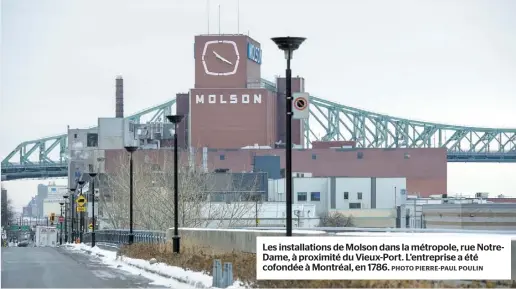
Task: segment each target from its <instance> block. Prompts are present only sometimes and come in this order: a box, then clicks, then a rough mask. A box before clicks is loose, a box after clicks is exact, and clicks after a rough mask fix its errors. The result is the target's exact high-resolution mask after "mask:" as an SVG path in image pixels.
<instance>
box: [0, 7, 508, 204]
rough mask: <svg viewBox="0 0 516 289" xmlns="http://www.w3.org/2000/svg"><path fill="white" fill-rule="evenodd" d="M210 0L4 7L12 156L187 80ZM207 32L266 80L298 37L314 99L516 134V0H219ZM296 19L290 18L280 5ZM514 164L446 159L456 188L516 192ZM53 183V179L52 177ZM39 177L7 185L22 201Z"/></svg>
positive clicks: (5, 110)
mask: <svg viewBox="0 0 516 289" xmlns="http://www.w3.org/2000/svg"><path fill="white" fill-rule="evenodd" d="M207 3H208V2H207V1H201V0H196V1H192V0H180V1H179V0H173V1H170V0H153V1H143V0H140V1H132V0H120V1H115V0H110V1H70V0H62V1H53V0H47V1H41V0H3V1H2V15H1V16H2V65H1V67H2V71H1V72H2V84H1V92H2V98H1V103H0V110H1V111H0V117H1V125H0V126H1V127H0V133H1V135H2V142H1V143H0V157H1V158H3V157H5V156H6V155H7V154H8V153H9V152H10V151H11V150H12V149H13V148H15V146H16V145H17V144H18V143H20V142H22V141H24V140H31V139H36V138H40V137H44V136H49V135H54V134H60V133H64V132H65V130H66V126H67V125H70V126H71V127H87V126H92V125H95V124H96V121H97V117H99V116H113V115H114V78H115V76H116V75H117V74H123V76H124V80H125V97H126V101H125V111H126V112H127V113H132V112H136V111H138V110H141V109H143V108H145V107H149V106H152V105H154V104H158V103H160V102H164V101H166V100H167V99H170V98H171V97H173V96H174V95H175V93H176V92H186V91H187V90H188V89H189V88H191V87H192V86H193V79H194V73H193V68H194V67H193V61H194V59H193V40H194V39H193V37H194V35H196V34H203V33H207V32H208V21H207V16H206V15H207V10H208V9H207ZM209 3H210V12H211V13H210V20H211V23H210V24H211V25H210V33H218V26H219V25H218V23H217V22H218V19H217V14H218V5H219V4H221V21H220V27H221V32H222V33H227V34H229V33H237V27H238V26H239V27H240V32H245V33H249V34H250V35H251V37H253V38H255V39H256V40H258V41H259V42H261V44H262V49H263V52H264V54H263V65H262V76H263V77H264V78H267V79H273V77H274V76H275V75H279V74H283V70H284V59H283V55H282V53H280V52H279V51H278V50H277V49H276V47H275V45H274V44H273V43H272V42H271V41H270V38H271V37H274V36H285V35H291V36H304V37H307V38H308V40H307V41H306V43H305V44H303V46H302V47H301V49H300V50H299V51H298V52H297V53H296V54H295V59H294V62H293V71H294V72H293V73H294V75H301V76H303V77H305V78H306V89H307V90H308V91H309V92H310V93H312V94H313V95H316V96H319V97H324V98H326V99H328V100H332V101H335V102H339V103H342V104H346V105H349V106H353V107H358V108H363V109H366V110H371V111H376V112H381V113H386V114H389V115H394V116H400V117H406V118H413V119H418V120H427V121H434V122H441V123H451V124H458V125H469V126H487V127H512V128H516V118H515V117H514V115H515V114H514V113H515V111H516V81H515V79H516V52H515V51H516V17H514V15H516V1H511V0H506V1H493V0H490V1H473V0H470V1H465V0H464V1H444V0H432V1H408V0H407V1H364V0H361V1H358V0H356V1H321V0H319V1H313V0H312V1H305V0H296V1H294V0H281V1H272V0H265V1H260V2H256V1H245V0H242V1H240V17H239V18H240V25H237V22H238V21H237V19H238V17H237V13H236V12H237V1H236V0H220V1H215V0H211V1H210V2H209ZM287 11H290V16H288V17H285V15H284V14H285V12H287ZM515 175H516V165H514V164H511V165H509V164H467V165H466V164H450V165H449V166H448V178H449V182H448V184H449V185H448V190H449V191H450V192H454V193H460V192H465V193H471V192H477V191H488V192H494V193H501V192H504V193H506V194H511V193H512V194H513V195H516V178H515V177H514V176H515ZM45 182H46V181H45ZM37 183H38V182H37V181H36V182H35V181H17V182H11V183H6V184H5V185H6V187H7V188H8V189H9V191H10V196H11V197H12V198H13V199H14V201H15V204H16V205H18V206H21V205H22V204H24V203H25V202H26V201H28V200H29V198H30V196H31V195H33V194H34V193H35V192H36V185H35V184H37Z"/></svg>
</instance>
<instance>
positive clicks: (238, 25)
mask: <svg viewBox="0 0 516 289" xmlns="http://www.w3.org/2000/svg"><path fill="white" fill-rule="evenodd" d="M237 34H240V0H237Z"/></svg>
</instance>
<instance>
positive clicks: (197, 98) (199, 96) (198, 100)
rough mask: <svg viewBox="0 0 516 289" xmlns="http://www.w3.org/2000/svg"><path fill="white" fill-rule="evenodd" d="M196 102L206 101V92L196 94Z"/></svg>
mask: <svg viewBox="0 0 516 289" xmlns="http://www.w3.org/2000/svg"><path fill="white" fill-rule="evenodd" d="M195 103H204V94H201V95H198V94H197V95H196V96H195Z"/></svg>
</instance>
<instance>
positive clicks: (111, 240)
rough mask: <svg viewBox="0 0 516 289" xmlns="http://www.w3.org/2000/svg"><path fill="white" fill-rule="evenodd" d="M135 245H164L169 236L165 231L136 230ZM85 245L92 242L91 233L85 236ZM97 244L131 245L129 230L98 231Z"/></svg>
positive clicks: (134, 232)
mask: <svg viewBox="0 0 516 289" xmlns="http://www.w3.org/2000/svg"><path fill="white" fill-rule="evenodd" d="M133 234H134V243H145V244H164V243H166V241H167V234H166V233H165V232H163V231H150V230H134V231H133ZM83 237H84V243H90V242H91V232H88V233H85V234H84V235H83ZM95 242H98V243H108V244H113V245H118V246H119V245H124V244H128V243H129V230H127V229H114V230H97V231H95Z"/></svg>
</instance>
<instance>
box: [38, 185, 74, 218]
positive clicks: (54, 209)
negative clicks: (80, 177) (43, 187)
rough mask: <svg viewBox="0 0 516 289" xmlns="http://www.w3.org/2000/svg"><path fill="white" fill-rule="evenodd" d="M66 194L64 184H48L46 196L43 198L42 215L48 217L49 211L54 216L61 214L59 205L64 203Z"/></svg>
mask: <svg viewBox="0 0 516 289" xmlns="http://www.w3.org/2000/svg"><path fill="white" fill-rule="evenodd" d="M66 194H68V188H67V187H66V186H56V185H51V186H48V194H47V197H46V198H45V199H44V200H43V216H44V217H48V216H50V214H51V213H54V214H55V215H56V216H59V215H60V214H61V205H60V204H59V203H64V202H65V199H64V198H63V196H64V195H66Z"/></svg>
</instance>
